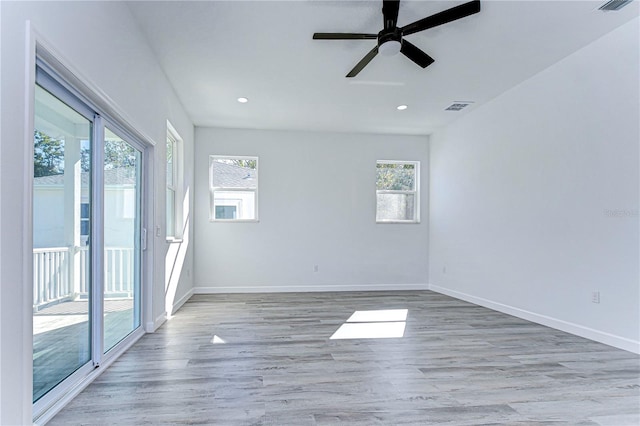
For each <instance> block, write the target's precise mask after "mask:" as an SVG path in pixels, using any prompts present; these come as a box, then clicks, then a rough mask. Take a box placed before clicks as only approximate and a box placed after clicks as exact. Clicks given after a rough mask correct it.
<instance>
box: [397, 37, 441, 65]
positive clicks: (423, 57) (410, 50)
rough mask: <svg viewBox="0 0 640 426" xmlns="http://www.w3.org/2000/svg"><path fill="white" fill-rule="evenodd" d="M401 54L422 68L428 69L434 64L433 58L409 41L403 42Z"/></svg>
mask: <svg viewBox="0 0 640 426" xmlns="http://www.w3.org/2000/svg"><path fill="white" fill-rule="evenodd" d="M400 52H401V53H402V54H403V55H404V56H406V57H407V58H409V59H411V60H412V61H413V62H415V63H416V64H418V65H420V66H421V67H422V68H426V67H428V66H429V65H431V64H432V63H433V62H434V59H433V58H432V57H431V56H429V55H427V54H426V53H424V52H423V51H422V50H420V49H419V48H417V47H416V46H415V45H413V44H411V43H409V42H408V41H407V40H402V47H401V48H400Z"/></svg>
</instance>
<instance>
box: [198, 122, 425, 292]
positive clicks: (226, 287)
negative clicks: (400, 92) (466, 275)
mask: <svg viewBox="0 0 640 426" xmlns="http://www.w3.org/2000/svg"><path fill="white" fill-rule="evenodd" d="M211 154H214V155H247V156H258V157H259V163H258V169H259V177H258V181H259V183H258V185H259V188H258V191H259V192H258V212H259V213H258V214H259V218H260V221H259V222H257V223H223V222H210V221H209V211H208V209H209V189H208V186H207V185H208V184H207V182H208V181H209V179H208V166H209V155H211ZM381 159H382V160H420V161H421V162H422V171H423V173H422V182H421V183H422V187H423V193H422V200H421V208H422V223H420V224H394V225H389V224H381V225H376V223H375V202H376V197H375V189H376V186H375V182H376V181H375V176H376V160H381ZM195 170H196V216H195V225H196V229H197V239H196V242H195V268H196V275H195V286H196V291H200V292H218V291H219V292H222V291H230V292H234V291H235V292H242V291H292V290H300V291H315V290H352V289H363V290H366V289H374V290H375V289H402V288H426V282H427V264H426V261H425V260H426V259H427V242H428V236H427V228H428V213H427V209H428V205H427V201H428V193H427V189H428V183H427V179H426V178H427V176H428V141H427V138H426V137H415V136H389V135H387V136H383V135H363V134H334V133H312V132H283V131H282V132H281V131H260V130H231V129H214V128H197V129H196V162H195ZM314 265H318V272H314V271H313V267H314Z"/></svg>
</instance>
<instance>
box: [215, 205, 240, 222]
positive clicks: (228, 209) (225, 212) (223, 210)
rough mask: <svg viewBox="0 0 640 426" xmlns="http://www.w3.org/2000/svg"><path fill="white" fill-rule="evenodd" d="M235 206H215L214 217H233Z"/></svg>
mask: <svg viewBox="0 0 640 426" xmlns="http://www.w3.org/2000/svg"><path fill="white" fill-rule="evenodd" d="M237 213H238V212H237V208H236V206H216V219H235V218H236V214H237Z"/></svg>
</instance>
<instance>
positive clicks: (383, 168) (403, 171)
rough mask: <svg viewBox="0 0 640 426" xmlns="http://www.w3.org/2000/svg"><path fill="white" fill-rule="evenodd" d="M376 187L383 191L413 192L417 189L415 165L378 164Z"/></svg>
mask: <svg viewBox="0 0 640 426" xmlns="http://www.w3.org/2000/svg"><path fill="white" fill-rule="evenodd" d="M376 187H377V189H381V190H391V191H412V190H413V189H414V188H415V165H413V164H394V163H380V164H378V166H377V173H376Z"/></svg>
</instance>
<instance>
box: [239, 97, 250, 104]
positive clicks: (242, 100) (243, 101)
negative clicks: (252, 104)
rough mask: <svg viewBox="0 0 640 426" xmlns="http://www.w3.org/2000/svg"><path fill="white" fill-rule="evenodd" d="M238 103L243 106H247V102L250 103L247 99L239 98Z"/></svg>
mask: <svg viewBox="0 0 640 426" xmlns="http://www.w3.org/2000/svg"><path fill="white" fill-rule="evenodd" d="M238 102H240V103H241V104H246V103H247V102H249V99H247V98H238Z"/></svg>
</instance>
